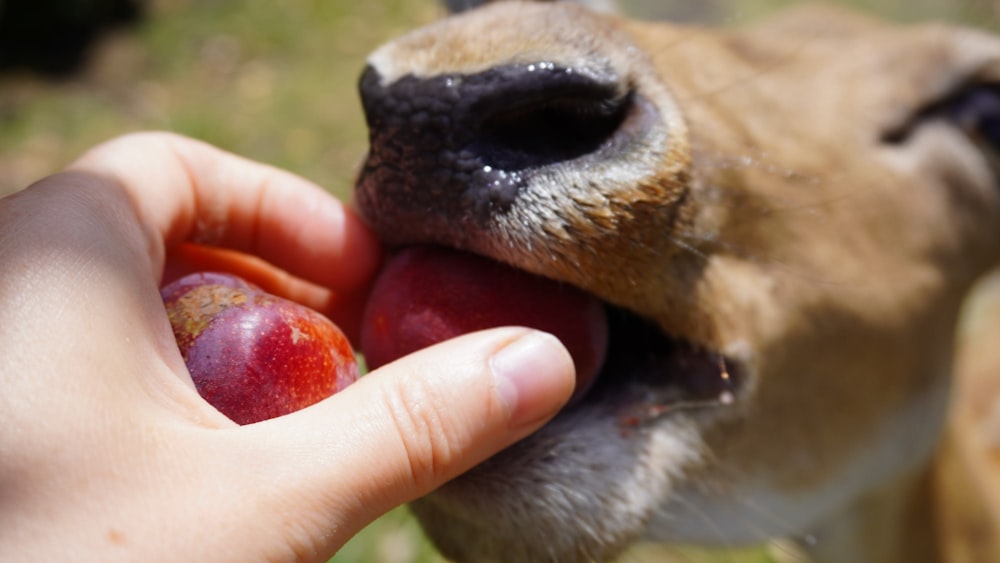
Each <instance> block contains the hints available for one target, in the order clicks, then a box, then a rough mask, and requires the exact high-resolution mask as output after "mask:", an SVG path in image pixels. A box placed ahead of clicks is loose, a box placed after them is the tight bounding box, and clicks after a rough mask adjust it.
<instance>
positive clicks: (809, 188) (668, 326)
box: [359, 2, 1000, 562]
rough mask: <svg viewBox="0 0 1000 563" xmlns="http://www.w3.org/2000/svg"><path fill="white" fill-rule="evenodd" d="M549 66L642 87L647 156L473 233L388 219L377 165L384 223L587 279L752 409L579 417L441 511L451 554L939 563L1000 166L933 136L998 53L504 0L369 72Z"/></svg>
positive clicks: (540, 191)
mask: <svg viewBox="0 0 1000 563" xmlns="http://www.w3.org/2000/svg"><path fill="white" fill-rule="evenodd" d="M543 62H544V63H557V64H560V65H563V66H566V67H571V68H575V69H584V70H589V71H593V72H594V73H595V75H601V76H604V75H612V76H614V77H616V80H617V81H618V85H619V87H620V89H621V91H623V92H624V91H626V90H629V89H631V90H633V91H635V92H637V93H638V94H639V95H641V96H642V99H644V100H646V101H648V103H650V104H652V106H653V107H655V108H656V112H657V116H658V119H659V122H658V123H657V125H656V126H655V127H653V128H652V129H651V130H650V131H649V132H648V134H647V136H646V137H644V142H643V143H639V144H637V145H636V147H635V148H634V149H631V151H632V152H630V153H629V154H628V155H627V157H624V158H618V157H616V158H615V159H611V160H601V161H599V162H590V161H587V165H586V166H584V165H582V164H576V163H575V162H576V161H571V162H569V163H558V164H554V165H552V166H551V167H549V168H551V170H550V169H549V168H546V169H545V170H544V171H542V172H540V173H539V175H538V178H535V177H534V176H533V177H532V180H531V182H529V185H528V187H527V188H525V189H524V190H522V192H521V193H519V196H518V199H517V200H516V201H515V203H514V204H513V207H512V210H511V211H510V212H509V213H507V214H504V215H503V217H493V218H491V219H490V220H489V221H486V222H484V223H482V225H480V224H479V223H476V225H477V227H475V228H472V229H470V228H467V227H463V229H462V232H461V233H459V232H457V231H456V232H449V229H448V227H447V226H440V227H437V226H433V225H437V224H436V223H433V224H432V226H430V227H425V228H424V227H422V229H423V230H422V231H421V233H420V236H419V237H418V236H416V235H413V236H410V235H407V233H408V232H409V231H407V227H404V226H402V225H399V224H388V223H387V224H382V223H380V217H381V216H382V215H383V214H384V213H387V211H386V209H387V208H386V207H384V206H389V207H390V208H391V209H392V210H393V211H395V210H396V209H397V208H402V207H405V205H406V202H405V201H402V200H401V199H405V198H401V196H395V195H393V194H392V193H391V192H390V188H388V187H386V186H379V185H375V184H373V183H372V182H371V181H369V180H366V176H365V175H364V174H363V175H362V178H361V180H360V181H359V202H360V205H361V210H362V212H363V213H365V214H366V215H367V216H368V218H369V219H370V220H372V222H373V224H374V225H375V226H376V228H377V229H380V230H381V231H382V234H383V235H384V236H386V238H387V239H389V241H390V242H391V243H394V244H406V243H410V242H429V241H430V242H436V243H439V244H447V245H452V246H458V247H461V248H463V249H466V250H470V251H473V252H477V253H481V254H485V255H488V256H491V257H493V258H496V259H499V260H503V261H505V262H507V263H509V264H512V265H514V266H516V267H519V268H523V269H525V270H529V271H532V272H536V273H540V274H542V275H545V276H549V277H552V278H556V279H559V280H562V281H566V282H569V283H572V284H574V285H577V286H579V287H582V288H583V289H585V290H587V291H588V292H591V293H593V294H594V295H596V296H598V297H599V298H601V299H603V300H605V301H607V302H609V303H612V304H614V305H616V306H620V307H624V308H626V309H628V310H631V311H633V312H636V313H638V314H641V315H642V316H644V317H646V318H649V319H652V320H654V321H655V322H656V324H657V325H658V326H659V327H660V329H661V330H662V331H663V332H664V333H665V334H667V335H670V336H673V337H678V338H683V339H684V340H685V341H686V342H689V343H691V344H694V345H696V346H697V347H699V348H702V349H706V350H711V351H717V352H719V353H721V354H724V355H726V356H727V357H729V358H732V359H734V360H735V361H737V362H738V363H739V364H740V365H741V366H742V368H744V369H745V370H746V374H747V381H746V383H745V385H743V386H742V387H741V388H740V389H739V391H738V393H737V396H736V400H735V401H734V402H733V403H732V404H721V403H720V404H718V405H716V406H713V407H711V408H706V409H694V410H691V411H689V410H687V409H680V410H679V411H678V412H676V413H671V414H669V415H668V416H663V417H659V418H657V419H656V420H653V421H651V422H650V423H649V424H648V425H643V426H641V427H640V428H639V429H637V430H636V431H635V433H634V435H627V436H626V435H625V434H628V433H627V432H625V433H623V432H622V428H621V425H620V418H619V419H618V421H619V423H616V418H615V417H616V416H620V411H614V412H612V413H610V414H609V411H608V409H607V408H605V407H604V406H600V405H595V406H584V407H580V408H578V409H576V410H573V411H570V412H567V413H566V414H565V415H564V416H561V417H560V418H559V419H557V420H556V421H555V422H554V423H552V424H551V425H550V426H549V427H547V428H546V429H544V430H543V431H542V432H540V433H539V434H538V435H536V436H535V437H532V438H529V439H528V440H526V441H525V442H523V443H522V444H519V445H518V446H515V447H514V448H512V450H511V451H509V452H505V453H504V454H502V455H501V456H498V458H496V459H494V460H492V461H491V462H489V463H487V464H485V465H484V466H483V467H482V468H479V469H477V470H475V471H473V472H471V473H470V474H469V475H467V476H466V477H463V478H462V479H459V480H457V481H456V482H455V483H453V484H451V485H449V486H447V487H445V488H444V489H442V491H440V492H439V493H437V494H435V495H432V496H431V497H430V498H429V499H427V500H425V501H422V502H421V503H418V504H417V505H415V510H416V512H417V513H418V515H420V516H421V517H422V518H423V519H424V525H425V528H427V530H428V532H429V533H430V535H431V536H432V537H433V538H434V539H435V541H436V542H437V543H438V544H439V546H440V547H441V548H442V549H443V550H444V551H445V553H446V554H449V555H450V556H452V557H456V558H458V559H460V560H467V561H487V560H489V561H494V560H495V561H528V560H531V561H586V560H591V559H594V560H600V559H605V558H608V557H611V556H613V555H614V554H616V553H618V552H619V550H620V549H622V548H623V547H624V546H625V545H626V544H627V543H628V542H630V541H632V540H634V539H635V538H637V537H640V536H645V537H648V538H652V539H657V540H664V541H682V542H692V541H695V542H702V541H706V542H715V543H721V544H730V543H743V542H752V541H763V540H765V539H768V537H771V536H773V535H787V536H791V537H796V538H803V537H810V538H812V539H813V540H815V541H814V542H812V543H813V545H812V549H813V551H814V553H815V555H816V557H817V558H819V559H821V560H828V561H844V562H863V561H872V562H876V561H877V562H885V561H914V560H915V559H913V558H912V557H913V555H912V554H911V555H903V553H904V546H906V545H910V547H911V548H912V547H913V545H914V544H913V542H912V540H908V539H907V537H908V536H909V535H910V534H912V533H913V530H914V529H915V527H916V526H917V524H916V523H907V522H911V521H910V520H906V519H904V518H903V515H906V516H907V518H910V517H912V515H913V514H914V511H912V510H910V509H909V508H907V507H911V506H918V505H920V506H925V505H926V503H925V504H921V503H922V502H923V501H920V500H919V498H920V495H921V494H922V493H919V491H925V490H926V488H925V487H924V486H923V484H924V483H925V482H926V481H927V480H928V479H927V478H926V477H925V476H921V475H923V473H922V471H923V470H922V468H924V467H926V463H927V460H928V458H929V456H930V455H931V452H932V450H933V448H934V445H935V443H936V442H937V438H938V434H939V432H940V428H941V425H942V421H943V418H944V406H945V402H946V400H947V387H948V383H947V381H948V374H949V371H950V369H951V363H952V340H953V332H954V329H955V325H956V322H957V317H958V314H959V309H960V306H961V304H962V301H963V299H964V297H965V295H966V293H967V292H968V290H969V288H970V286H971V285H972V283H973V282H974V281H975V280H976V278H977V277H978V276H979V275H981V274H982V273H983V272H985V271H987V270H988V269H989V268H990V267H992V266H993V265H995V264H996V263H997V262H998V259H1000V188H998V181H997V173H998V170H997V169H996V168H994V167H993V165H991V164H990V157H989V156H988V155H985V154H984V152H983V151H984V149H982V148H981V147H976V146H975V144H974V143H973V142H972V141H971V140H970V139H969V138H968V137H967V136H965V135H964V134H963V133H961V132H960V131H958V130H957V129H956V128H955V127H954V126H953V125H951V124H949V123H946V122H945V121H944V120H943V119H938V120H936V121H934V120H928V122H927V123H924V122H920V123H917V124H916V125H914V123H915V121H914V120H916V119H917V118H918V116H919V112H920V111H921V110H923V109H925V108H927V107H929V106H930V105H931V104H933V103H934V102H937V101H940V100H941V99H943V98H944V97H946V96H947V95H948V93H949V92H950V91H952V90H954V89H956V88H958V87H959V86H961V85H962V84H967V83H971V82H974V81H984V82H988V81H1000V42H997V41H996V40H994V39H993V38H990V37H988V36H986V35H984V34H979V33H976V32H973V31H969V30H962V29H956V28H951V27H946V26H941V25H927V26H916V27H893V26H890V25H887V24H884V23H880V22H876V21H874V20H870V19H868V18H866V17H863V16H859V15H856V14H853V13H851V14H849V13H843V12H840V11H835V10H831V9H822V8H812V9H809V10H798V11H794V12H790V13H788V14H786V15H784V16H782V17H779V18H777V19H774V20H772V21H770V22H766V23H763V24H760V25H758V26H755V27H750V28H747V29H743V30H717V29H708V28H700V27H683V26H675V25H671V24H665V23H655V24H653V23H641V22H633V21H628V20H623V19H618V18H616V17H614V16H608V15H599V14H595V13H592V12H589V11H587V10H585V9H583V8H580V7H577V6H572V5H563V4H558V3H557V4H544V5H543V4H529V3H518V2H502V3H498V4H495V5H491V6H487V7H485V8H482V9H480V10H476V11H473V12H470V13H468V14H463V15H460V16H456V17H453V18H449V19H447V20H445V21H442V22H440V23H438V24H435V25H433V26H431V27H429V28H425V29H423V30H418V31H416V32H414V33H412V34H410V35H407V36H405V37H403V38H401V39H399V40H397V41H395V42H393V43H391V44H389V45H387V46H386V47H383V48H382V49H380V50H379V51H377V52H376V53H374V54H373V55H372V57H371V59H370V63H371V65H372V66H373V67H374V68H375V69H376V70H378V72H379V74H380V76H381V78H382V83H383V84H387V85H391V84H392V83H394V82H396V81H397V80H399V79H400V78H402V77H404V76H407V75H412V76H416V77H419V78H426V79H430V78H432V77H435V76H438V75H441V74H444V73H448V74H454V75H458V76H463V75H469V76H471V75H473V74H476V73H480V72H483V71H486V70H488V69H491V68H494V67H498V66H502V65H510V64H515V63H523V64H530V63H543ZM911 125H913V126H914V128H913V130H912V131H911V130H909V129H908V128H909V127H910V126H911ZM903 133H906V134H907V135H908V136H906V138H905V141H904V142H898V143H896V142H891V141H888V140H887V139H891V138H895V137H902V136H903ZM986 150H989V149H986ZM536 192H537V193H536ZM553 210H554V211H555V212H553ZM428 217H430V216H428ZM428 220H430V219H428ZM428 237H429V240H428ZM418 239H419V240H418ZM639 406H642V405H641V401H640V404H639V405H638V406H635V408H638V407H639ZM554 443H560V444H572V445H573V448H572V451H573V453H572V455H570V454H567V457H565V458H558V456H553V455H552V451H553V448H552V444H554ZM567 449H569V447H568V446H567ZM553 457H557V459H553ZM590 464H593V465H594V466H595V467H597V468H595V469H588V467H589V466H590ZM582 466H583V467H582ZM522 477H523V480H522ZM910 482H918V483H920V484H921V485H920V486H909V485H905V486H904V485H902V484H901V483H910ZM556 486H558V487H566V488H567V489H560V491H559V493H558V495H556V494H554V493H552V491H551V488H552V487H556ZM574 487H576V489H575V490H577V491H579V492H578V493H572V492H571V491H570V492H567V490H569V489H573V488H574ZM914 491H918V492H914ZM547 495H552V496H551V497H550V496H547ZM588 495H592V497H588ZM914 495H916V496H914ZM578 497H579V498H578ZM561 503H564V504H565V506H563V504H561ZM918 512H919V513H920V514H926V512H927V511H926V510H923V511H918ZM755 516H756V518H758V519H759V520H757V521H754V517H755ZM699 518H701V519H703V521H697V519H699ZM477 519H481V522H479V523H476V522H475V521H476V520H477ZM729 519H732V520H734V522H733V523H730V522H729ZM917 519H918V520H922V523H921V524H920V525H922V526H923V525H927V522H928V520H927V519H926V518H923V519H921V518H917ZM470 522H471V523H470ZM730 524H732V525H730ZM716 528H726V529H716ZM519 530H522V531H519ZM491 535H494V536H495V537H487V536H491ZM514 543H517V544H518V545H514ZM916 551H917V552H919V554H920V555H921V556H923V557H925V558H926V560H928V561H931V560H934V559H935V556H934V553H933V550H932V549H931V548H927V549H918V550H916Z"/></svg>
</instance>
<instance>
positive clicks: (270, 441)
mask: <svg viewBox="0 0 1000 563" xmlns="http://www.w3.org/2000/svg"><path fill="white" fill-rule="evenodd" d="M574 383H575V379H574V368H573V361H572V359H571V358H570V356H569V353H568V352H567V351H566V349H565V348H564V347H563V346H562V344H561V343H560V342H559V340H557V339H556V338H555V337H554V336H552V335H549V334H546V333H543V332H538V331H534V330H530V329H525V328H503V329H493V330H489V331H483V332H478V333H473V334H469V335H465V336H462V337H459V338H456V339H453V340H449V341H447V342H444V343H441V344H439V345H437V346H433V347H431V348H427V349H425V350H422V351H420V352H417V353H415V354H412V355H410V356H407V357H405V358H402V359H400V360H398V361H396V362H393V363H391V364H389V365H386V366H383V367H382V368H380V369H378V370H375V371H373V372H371V373H370V374H369V375H367V376H365V377H363V378H362V379H361V380H359V381H358V382H357V383H355V384H354V385H352V386H351V387H349V388H347V389H346V390H345V391H343V392H341V393H339V394H337V395H335V396H333V397H330V398H329V399H327V400H325V401H322V402H320V403H318V404H316V405H313V406H312V407H309V408H307V409H304V410H302V411H299V412H297V413H293V414H291V415H288V416H284V417H279V418H276V419H272V420H271V421H267V422H265V423H261V424H257V425H251V426H247V427H244V430H246V431H247V432H248V435H249V434H252V435H253V436H252V437H251V438H250V439H251V440H252V443H254V444H257V445H258V446H260V445H261V444H266V446H265V447H267V448H269V449H268V458H270V459H283V462H282V467H280V468H276V471H279V472H280V474H281V479H280V481H281V482H282V483H285V484H286V486H287V487H289V488H290V489H291V490H287V489H286V490H283V491H281V492H280V493H279V494H281V495H282V498H287V499H295V502H296V503H297V505H296V506H295V507H289V508H290V510H292V511H293V512H297V513H299V514H300V515H301V516H302V517H303V518H302V520H304V521H307V522H317V523H318V524H319V526H322V527H323V529H317V530H315V534H316V536H314V537H317V538H320V537H321V538H322V539H321V540H319V541H320V542H321V543H329V544H330V545H329V546H328V547H329V548H331V549H332V550H335V549H337V548H338V547H339V546H340V545H341V544H343V543H344V542H346V541H347V540H348V539H349V538H350V536H352V535H353V534H355V533H357V531H359V530H360V529H361V528H362V527H364V526H365V525H367V524H368V523H369V522H371V521H372V520H374V519H375V518H377V517H378V516H380V515H382V514H383V513H385V512H386V511H388V510H390V509H392V508H394V507H396V506H398V505H400V504H403V503H405V502H408V501H410V500H413V499H415V498H417V497H420V496H422V495H424V494H426V493H428V492H430V491H432V490H433V489H435V488H437V487H438V486H440V485H442V484H444V483H445V482H447V481H448V480H450V479H452V478H454V477H456V476H458V475H459V474H461V473H462V472H464V471H466V470H467V469H470V468H471V467H473V466H474V465H476V464H478V463H479V462H481V461H483V460H485V459H486V458H488V457H489V456H491V455H493V454H494V453H496V452H498V451H499V450H501V449H503V448H504V447H506V446H508V445H510V444H512V443H513V442H515V441H517V440H519V439H521V438H523V437H524V436H526V435H527V434H529V433H531V432H533V431H534V430H536V429H538V428H539V427H540V426H541V425H542V424H544V423H545V422H546V421H547V420H548V419H550V418H551V417H552V416H553V415H554V414H555V413H556V411H557V410H558V409H559V408H560V407H561V406H562V405H563V404H565V402H566V400H567V399H568V398H569V396H570V394H571V393H572V390H573V387H574ZM261 434H263V435H261ZM278 449H281V450H283V452H284V453H283V454H282V455H280V456H278V457H275V456H274V452H275V451H277V450H278ZM290 473H291V474H290ZM303 499H309V502H308V503H306V504H303V503H302V500H303ZM324 523H325V524H324ZM331 533H332V537H331Z"/></svg>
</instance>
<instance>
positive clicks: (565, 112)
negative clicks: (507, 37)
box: [357, 63, 630, 217]
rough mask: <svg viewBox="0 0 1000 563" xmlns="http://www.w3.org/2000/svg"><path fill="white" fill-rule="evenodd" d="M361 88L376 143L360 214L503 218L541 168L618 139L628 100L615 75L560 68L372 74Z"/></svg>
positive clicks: (362, 180)
mask: <svg viewBox="0 0 1000 563" xmlns="http://www.w3.org/2000/svg"><path fill="white" fill-rule="evenodd" d="M360 89H361V98H362V104H363V106H364V110H365V115H366V118H367V121H368V127H369V131H370V134H369V135H370V143H371V145H370V152H369V155H368V159H367V161H366V163H365V166H364V168H363V170H362V173H361V176H360V177H359V181H358V186H357V195H358V198H359V201H360V204H361V205H362V207H363V208H364V207H368V208H371V207H372V206H377V205H380V204H384V205H385V206H386V207H390V206H391V207H398V206H415V207H418V208H421V209H424V210H426V209H428V208H434V209H436V210H438V212H447V213H451V214H452V217H456V215H454V214H455V213H459V214H462V213H464V214H468V213H480V214H481V213H496V212H503V211H504V210H505V209H506V208H508V207H509V206H510V205H511V204H512V203H513V202H514V201H515V200H516V198H517V196H518V194H519V192H520V191H521V190H522V189H523V187H524V185H525V182H526V180H527V176H528V175H530V174H531V172H532V171H533V170H537V169H539V168H541V167H545V166H548V165H551V164H553V163H558V162H563V161H569V160H573V159H576V158H580V157H582V156H585V155H587V154H590V153H593V152H595V151H597V150H598V149H599V148H600V147H601V146H602V145H603V144H604V143H606V142H607V141H608V140H609V139H611V138H612V136H613V135H614V132H615V131H616V130H617V129H618V127H619V126H620V125H621V123H622V122H623V120H624V119H625V116H626V113H627V109H628V107H629V103H630V94H629V93H628V89H627V88H626V87H625V86H624V85H623V84H622V83H621V81H620V80H618V79H617V77H615V76H605V75H602V74H601V73H599V72H594V71H591V70H584V69H575V68H568V67H564V66H559V65H556V64H553V63H535V64H516V65H508V66H501V67H494V68H491V69H488V70H485V71H482V72H479V73H476V74H451V75H438V76H434V77H428V78H421V77H416V76H412V75H407V76H404V77H402V78H399V79H397V80H395V81H393V82H391V83H388V84H386V83H383V78H382V76H380V75H379V73H378V71H377V70H375V69H374V68H372V67H368V68H367V69H366V70H365V72H364V74H363V75H362V77H361V83H360ZM369 211H371V209H369ZM389 211H390V210H389V209H378V210H375V212H376V213H378V214H381V213H383V212H389ZM392 211H397V212H398V209H396V210H392ZM368 214H371V213H368Z"/></svg>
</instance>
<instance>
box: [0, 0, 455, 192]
mask: <svg viewBox="0 0 1000 563" xmlns="http://www.w3.org/2000/svg"><path fill="white" fill-rule="evenodd" d="M439 14H440V12H439V8H437V6H436V5H435V4H433V3H432V2H430V1H429V0H386V1H379V2H328V1H322V0H287V1H284V2H281V3H270V2H237V1H229V0H211V1H201V2H199V1H194V0H172V1H171V0H163V1H160V2H153V3H152V4H151V9H150V14H149V17H148V18H147V20H146V22H145V23H144V24H142V25H141V26H140V27H139V28H138V29H133V30H127V31H123V32H118V33H115V34H114V35H113V36H111V37H110V38H108V39H107V40H106V41H104V42H102V43H101V44H100V45H99V46H98V47H97V49H96V52H95V53H94V55H95V56H94V57H93V60H92V64H91V66H90V67H89V68H88V69H87V71H86V72H85V73H84V74H82V75H80V76H78V77H74V78H71V79H67V80H64V81H61V82H56V83H53V82H47V81H43V80H41V79H39V78H37V77H33V76H30V75H27V74H20V75H16V74H15V75H8V76H3V77H0V193H7V192H10V191H13V190H16V189H19V188H22V187H24V186H25V185H26V184H27V183H29V182H31V181H33V180H35V179H37V178H39V177H41V176H43V175H44V174H47V173H49V172H52V171H55V170H57V169H58V168H59V167H61V166H62V165H64V164H65V163H66V162H68V161H70V160H71V159H72V158H74V157H75V156H77V155H78V154H80V152H81V151H83V150H85V149H86V148H88V147H90V146H92V145H93V144H95V143H96V142H99V141H101V140H104V139H106V138H109V137H112V136H115V135H118V134H121V133H123V132H128V131H134V130H140V129H166V130H171V131H176V132H179V133H184V134H186V135H191V136H194V137H197V138H200V139H203V140H205V141H208V142H210V143H213V144H216V145H219V146H221V147H223V148H226V149H228V150H232V151H234V152H237V153H240V154H242V155H245V156H248V157H250V158H254V159H258V160H262V161H265V162H269V163H271V164H274V165H277V166H281V167H285V168H288V169H290V170H293V171H295V172H297V173H299V174H301V175H303V176H305V177H307V178H309V179H311V180H313V181H316V182H318V183H320V184H321V185H323V186H325V187H327V188H328V189H330V190H331V191H333V192H334V193H336V194H338V195H341V196H344V195H346V193H347V190H348V187H349V185H350V180H351V178H352V176H353V174H354V171H355V169H356V167H357V164H358V162H359V161H360V159H361V157H362V155H363V153H364V144H365V141H366V134H365V129H364V123H363V120H362V117H361V110H360V104H359V102H358V99H357V95H356V82H357V77H358V75H359V74H360V71H361V69H362V66H363V64H364V58H365V55H366V54H367V53H368V52H369V51H371V50H372V49H373V48H375V47H376V46H377V45H378V44H379V43H381V42H383V41H385V40H386V39H388V38H390V37H392V36H394V35H398V34H399V33H402V32H403V31H404V30H405V29H408V28H410V27H413V26H415V25H418V24H421V23H425V22H427V21H430V20H432V19H435V18H436V17H437V16H438V15H439Z"/></svg>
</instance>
